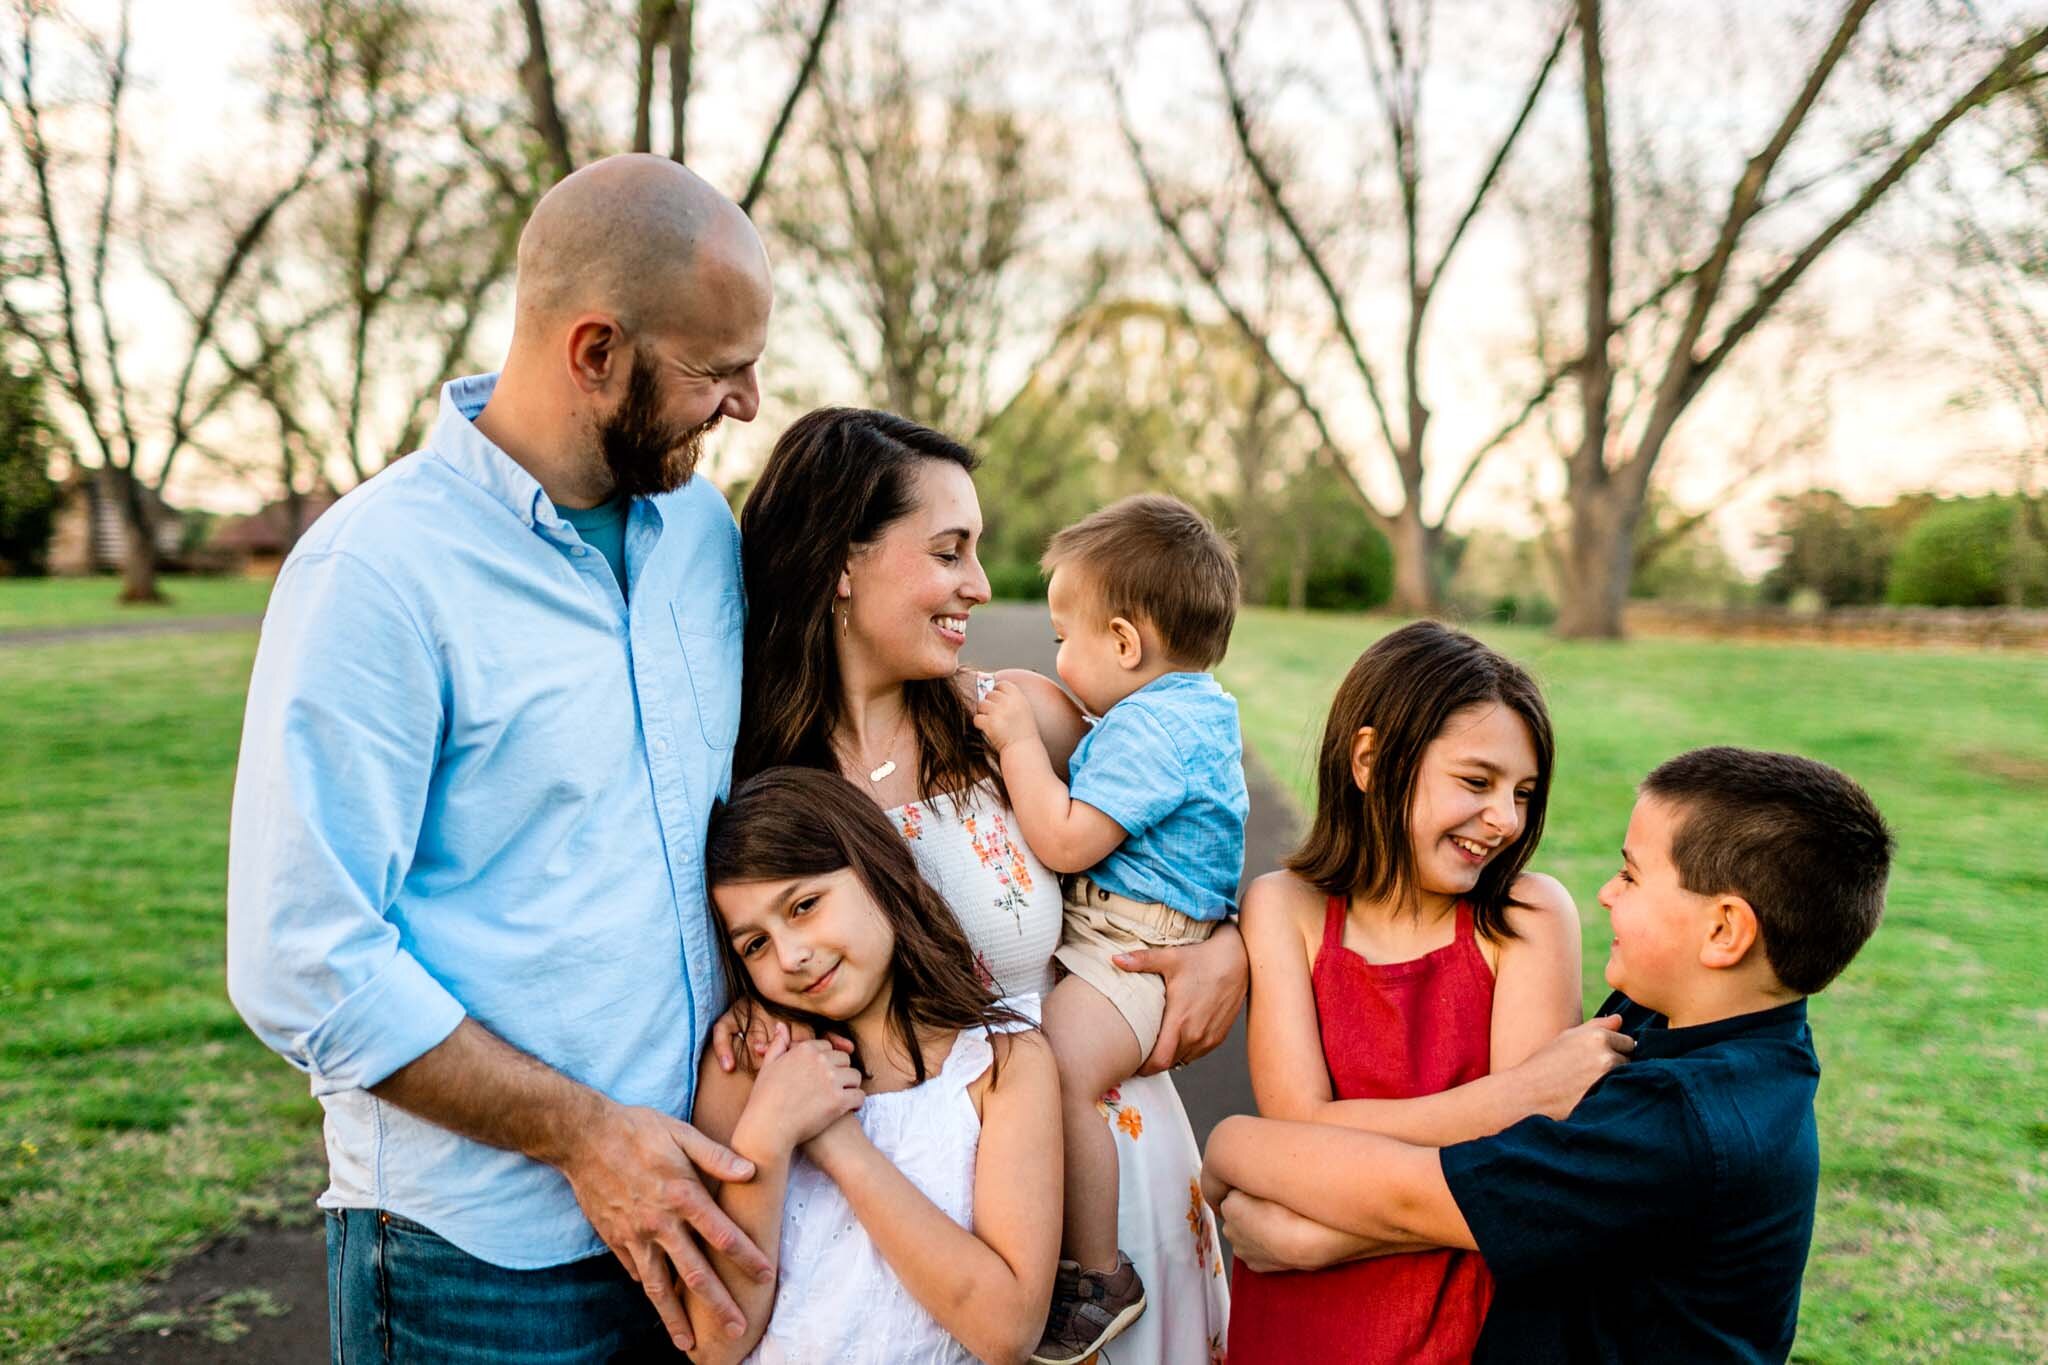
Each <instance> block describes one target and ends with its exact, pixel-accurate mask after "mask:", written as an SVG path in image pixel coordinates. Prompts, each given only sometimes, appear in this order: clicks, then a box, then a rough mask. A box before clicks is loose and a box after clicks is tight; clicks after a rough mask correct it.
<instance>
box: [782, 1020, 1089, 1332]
mask: <svg viewBox="0 0 2048 1365" xmlns="http://www.w3.org/2000/svg"><path fill="white" fill-rule="evenodd" d="M996 1054H997V1057H998V1058H999V1066H998V1071H997V1076H996V1079H995V1080H994V1081H993V1082H992V1083H991V1084H990V1085H989V1087H988V1090H987V1093H986V1095H985V1096H984V1098H983V1101H982V1124H981V1147H980V1150H979V1152H978V1153H977V1155H976V1157H975V1163H974V1230H973V1231H971V1232H970V1231H969V1230H968V1229H966V1228H963V1227H961V1226H960V1225H959V1224H958V1223H955V1222H954V1221H953V1220H952V1219H951V1218H948V1217H947V1216H946V1215H945V1214H944V1213H943V1212H942V1211H940V1209H939V1208H938V1206H937V1205H935V1204H933V1203H932V1202H931V1200H930V1199H927V1198H926V1197H925V1195H924V1192H923V1191H921V1190H919V1189H918V1188H917V1186H916V1185H914V1184H912V1183H911V1182H910V1179H909V1177H907V1176H905V1175H904V1174H903V1172H901V1171H899V1170H897V1169H896V1167H895V1165H894V1164H892V1163H891V1162H890V1161H889V1159H888V1158H887V1157H885V1156H883V1155H882V1153H881V1152H880V1151H878V1150H877V1149H876V1148H875V1146H874V1144H873V1143H871V1142H869V1141H868V1139H867V1135H866V1134H865V1133H863V1132H862V1131H861V1130H860V1127H859V1125H858V1124H854V1123H847V1122H841V1123H838V1124H835V1125H834V1126H833V1127H832V1128H830V1129H827V1130H826V1132H825V1133H823V1134H821V1135H820V1136H819V1137H818V1139H817V1140H816V1141H814V1142H812V1143H811V1144H810V1146H809V1147H808V1148H807V1150H808V1151H809V1153H810V1155H811V1159H812V1160H813V1161H816V1162H817V1163H818V1165H819V1166H821V1167H822V1168H823V1169H824V1171H825V1173H826V1174H827V1175H829V1176H831V1177H832V1179H833V1181H834V1182H835V1183H836V1184H837V1185H838V1186H839V1189H840V1191H841V1193H843V1194H844V1195H845V1196H846V1201H847V1203H848V1204H850V1205H851V1206H852V1207H853V1212H854V1216H855V1217H857V1218H859V1219H860V1222H861V1226H862V1227H863V1228H865V1229H866V1230H867V1234H868V1237H869V1238H870V1240H872V1241H873V1242H874V1244H875V1248H876V1250H878V1251H880V1252H881V1254H882V1259H883V1260H884V1261H886V1262H888V1264H889V1268H890V1269H891V1270H894V1271H895V1272H896V1274H897V1277H898V1278H899V1279H901V1280H902V1281H903V1285H904V1288H906V1289H908V1290H909V1291H910V1295H911V1297H912V1298H914V1299H916V1300H917V1301H918V1303H919V1304H921V1305H922V1306H923V1307H924V1309H925V1311H926V1312H928V1313H930V1314H931V1315H932V1316H933V1317H934V1318H936V1319H937V1320H938V1323H939V1325H940V1326H941V1327H943V1328H945V1329H946V1330H947V1331H948V1332H950V1333H952V1334H953V1336H954V1337H955V1338H956V1339H957V1340H958V1341H959V1342H960V1343H961V1345H963V1346H965V1347H966V1348H967V1349H968V1350H970V1351H972V1352H974V1354H975V1355H976V1356H978V1357H980V1358H981V1359H983V1360H987V1361H998V1362H1016V1361H1022V1360H1024V1359H1025V1357H1027V1356H1028V1355H1030V1353H1031V1351H1032V1348H1033V1347H1035V1346H1037V1345H1038V1341H1039V1337H1040V1335H1041V1333H1042V1332H1043V1331H1044V1328H1045V1314H1046V1309H1047V1307H1048V1305H1049V1304H1050V1303H1051V1300H1052V1275H1053V1265H1054V1262H1055V1261H1056V1260H1057V1259H1058V1257H1059V1239H1060V1220H1059V1218H1058V1217H1057V1216H1056V1215H1052V1214H1049V1213H1048V1210H1056V1209H1058V1208H1059V1206H1060V1178H1061V1177H1060V1163H1061V1149H1060V1129H1059V1108H1060V1106H1059V1078H1058V1073H1057V1072H1056V1071H1055V1070H1054V1068H1053V1059H1052V1050H1051V1049H1050V1048H1049V1047H1048V1046H1047V1045H1046V1042H1045V1039H1044V1037H1043V1036H1042V1035H1040V1034H1037V1033H1012V1034H1001V1035H998V1036H997V1039H996ZM755 1179H756V1180H757V1181H758V1180H759V1179H760V1177H758V1176H756V1177H755Z"/></svg>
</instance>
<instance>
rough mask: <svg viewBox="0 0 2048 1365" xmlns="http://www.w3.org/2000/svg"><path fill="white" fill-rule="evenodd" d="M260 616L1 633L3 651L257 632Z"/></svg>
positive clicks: (111, 623) (173, 619) (181, 618)
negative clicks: (138, 638) (123, 638)
mask: <svg viewBox="0 0 2048 1365" xmlns="http://www.w3.org/2000/svg"><path fill="white" fill-rule="evenodd" d="M262 624H263V617H262V616H261V615H260V614H251V615H241V616H174V617H171V618H169V619H167V620H161V621H108V622H106V623H104V624H102V625H94V626H34V627H31V628H29V629H26V630H0V649H6V648H8V647H9V646H10V645H51V644H62V643H64V642H66V641H70V640H106V639H112V638H114V637H116V636H121V635H203V634H207V633H210V632H213V631H223V630H255V629H256V628H257V627H258V626H260V625H262Z"/></svg>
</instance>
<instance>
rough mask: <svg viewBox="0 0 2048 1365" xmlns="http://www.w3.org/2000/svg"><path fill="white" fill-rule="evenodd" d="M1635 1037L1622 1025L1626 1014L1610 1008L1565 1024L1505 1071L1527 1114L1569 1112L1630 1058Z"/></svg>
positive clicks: (1554, 1115)
mask: <svg viewBox="0 0 2048 1365" xmlns="http://www.w3.org/2000/svg"><path fill="white" fill-rule="evenodd" d="M1635 1050H1636V1040H1635V1039H1633V1038H1631V1037H1629V1036H1628V1035H1627V1034H1626V1033H1623V1032H1622V1031H1621V1017H1620V1016H1619V1015H1614V1014H1609V1015H1604V1016H1602V1017H1601V1018H1598V1019H1593V1020H1589V1021H1588V1022H1586V1023H1583V1024H1580V1025H1579V1026H1578V1027H1577V1028H1569V1029H1566V1030H1565V1031H1564V1032H1563V1033H1560V1034H1558V1035H1557V1037H1555V1038H1553V1039H1551V1040H1550V1041H1549V1042H1547V1043H1545V1044H1544V1045H1543V1046H1542V1047H1540V1048H1538V1049H1536V1051H1535V1052H1533V1053H1531V1054H1529V1060H1527V1061H1525V1062H1523V1063H1522V1064H1521V1065H1520V1066H1517V1067H1515V1068H1513V1069H1512V1070H1509V1071H1507V1072H1504V1073H1503V1075H1504V1076H1509V1077H1513V1078H1514V1081H1515V1096H1516V1102H1517V1103H1518V1104H1519V1105H1520V1106H1521V1108H1522V1110H1523V1113H1524V1116H1526V1115H1528V1114H1547V1115H1549V1116H1550V1117H1551V1118H1554V1119H1563V1118H1568V1117H1570V1115H1571V1112H1572V1110H1574V1109H1576V1108H1577V1107H1578V1104H1579V1101H1580V1100H1582V1099H1584V1098H1585V1097H1586V1092H1587V1091H1588V1090H1591V1089H1592V1088H1593V1086H1594V1084H1595V1083H1596V1082H1597V1081H1599V1079H1600V1078H1601V1077H1603V1076H1605V1075H1606V1074H1607V1073H1608V1072H1610V1071H1612V1070H1614V1069H1615V1068H1616V1067H1618V1066H1620V1065H1622V1063H1624V1062H1626V1061H1627V1060H1628V1055H1629V1054H1630V1053H1631V1052H1634V1051H1635Z"/></svg>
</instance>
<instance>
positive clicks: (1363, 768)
mask: <svg viewBox="0 0 2048 1365" xmlns="http://www.w3.org/2000/svg"><path fill="white" fill-rule="evenodd" d="M1372 745H1373V733H1372V727H1371V726H1370V725H1361V726H1359V727H1358V733H1357V734H1355V735H1353V736H1352V737H1351V780H1352V781H1353V782H1355V783H1357V784H1358V789H1359V790H1360V791H1364V790H1365V788H1366V784H1367V783H1368V782H1370V781H1371V780H1372Z"/></svg>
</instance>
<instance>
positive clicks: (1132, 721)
mask: <svg viewBox="0 0 2048 1365" xmlns="http://www.w3.org/2000/svg"><path fill="white" fill-rule="evenodd" d="M1042 567H1043V568H1044V569H1045V572H1046V574H1047V575H1048V581H1047V583H1046V605H1047V607H1048V608H1049V609H1050V611H1051V613H1052V628H1053V634H1054V635H1055V636H1056V637H1058V639H1059V641H1060V652H1059V659H1058V663H1057V665H1056V666H1057V667H1058V669H1059V675H1060V679H1061V680H1062V681H1063V682H1065V683H1066V685H1067V686H1068V687H1069V688H1071V689H1072V690H1073V693H1074V695H1075V696H1076V697H1079V698H1080V699H1081V704H1082V705H1083V706H1085V707H1087V708H1088V710H1089V712H1090V713H1091V714H1093V715H1097V716H1100V717H1101V720H1099V721H1097V722H1096V723H1095V727H1094V728H1093V729H1092V730H1090V731H1089V732H1088V733H1087V734H1086V735H1084V736H1083V737H1082V739H1081V742H1080V744H1079V745H1077V746H1076V747H1075V749H1074V755H1073V757H1072V758H1071V759H1070V760H1069V761H1068V764H1067V768H1068V774H1069V777H1070V778H1071V784H1070V783H1068V782H1062V781H1061V780H1060V777H1059V774H1058V773H1056V772H1055V771H1053V767H1052V760H1051V759H1050V757H1049V756H1048V755H1047V754H1046V750H1045V744H1044V742H1043V741H1042V740H1041V739H1040V737H1039V734H1038V726H1037V724H1036V722H1035V721H1034V720H1033V719H1032V712H1031V704H1030V703H1029V702H1028V701H1026V700H1025V699H1024V694H1023V693H1021V692H1019V691H1018V690H1017V689H1016V687H1015V686H1014V685H1013V684H1010V683H997V684H996V685H995V686H994V688H993V689H992V690H991V691H990V692H989V693H988V695H987V696H986V697H984V698H983V699H982V702H981V705H980V711H979V714H977V716H976V717H975V724H976V726H977V727H979V728H980V729H981V731H982V732H983V733H984V734H985V735H986V736H987V737H988V742H989V745H990V747H991V748H993V749H994V750H995V751H996V754H997V756H998V758H999V760H1000V762H1001V764H1002V770H1003V785H1004V786H1005V787H1007V788H1008V789H1009V797H1010V806H1011V809H1013V810H1014V811H1016V813H1017V824H1018V825H1019V827H1021V828H1022V830H1023V831H1024V842H1025V843H1027V844H1029V845H1030V846H1031V851H1032V852H1033V853H1035V854H1037V855H1038V859H1039V861H1040V862H1042V863H1044V864H1045V865H1046V866H1047V867H1049V868H1051V869H1052V870H1053V871H1055V872H1062V873H1069V874H1073V875H1071V876H1069V877H1068V878H1067V879H1066V882H1065V891H1066V897H1065V899H1066V920H1065V926H1064V931H1063V933H1062V934H1061V938H1060V948H1059V952H1058V954H1057V957H1058V959H1059V963H1060V966H1061V967H1063V968H1064V969H1065V970H1066V973H1067V975H1066V976H1065V977H1064V978H1063V979H1062V980H1061V981H1060V982H1059V984H1058V985H1056V986H1055V987H1054V988H1053V991H1052V995H1051V997H1050V998H1049V999H1048V1000H1047V1001H1046V1006H1045V1032H1046V1036H1047V1038H1048V1039H1049V1040H1050V1041H1051V1043H1052V1050H1053V1056H1054V1057H1055V1058H1056V1059H1057V1060H1058V1062H1059V1070H1060V1093H1061V1103H1062V1107H1063V1114H1062V1119H1063V1125H1062V1126H1063V1129H1064V1133H1065V1140H1066V1163H1067V1164H1066V1172H1067V1179H1066V1206H1065V1212H1064V1218H1065V1227H1064V1236H1063V1238H1062V1241H1063V1254H1064V1256H1065V1257H1066V1259H1064V1260H1062V1261H1061V1263H1060V1267H1059V1273H1058V1275H1057V1276H1056V1277H1055V1278H1054V1282H1053V1301H1052V1314H1051V1317H1050V1319H1049V1320H1048V1323H1047V1327H1046V1333H1045V1339H1044V1340H1043V1341H1042V1342H1041V1343H1040V1344H1039V1348H1038V1350H1037V1352H1036V1353H1034V1354H1033V1355H1032V1357H1031V1359H1032V1360H1033V1361H1036V1362H1041V1365H1077V1363H1078V1362H1080V1361H1084V1360H1086V1359H1088V1358H1089V1357H1090V1356H1092V1355H1094V1354H1095V1353H1096V1352H1097V1351H1100V1350H1101V1349H1102V1347H1103V1346H1104V1345H1105V1344H1106V1343H1107V1342H1109V1341H1110V1340H1111V1339H1112V1338H1114V1337H1115V1336H1117V1335H1118V1334H1119V1333H1120V1332H1122V1331H1123V1329H1124V1328H1125V1327H1127V1326H1129V1325H1130V1324H1131V1323H1132V1322H1134V1321H1136V1319H1137V1317H1138V1315H1139V1314H1140V1313H1142V1312H1143V1311H1144V1308H1145V1288H1144V1285H1143V1284H1141V1283H1140V1282H1139V1279H1138V1274H1137V1272H1136V1270H1134V1269H1133V1268H1132V1267H1131V1264H1130V1258H1129V1257H1127V1256H1124V1255H1123V1254H1122V1253H1121V1252H1119V1251H1118V1250H1117V1245H1116V1215H1117V1168H1116V1143H1115V1140H1114V1139H1113V1138H1112V1137H1111V1136H1110V1132H1109V1128H1108V1126H1107V1125H1106V1124H1105V1123H1104V1122H1103V1120H1102V1115H1101V1114H1100V1113H1099V1112H1098V1111H1097V1110H1096V1107H1095V1101H1096V1097H1097V1096H1099V1095H1101V1094H1102V1093H1103V1092H1104V1091H1105V1090H1108V1089H1109V1088H1110V1087H1111V1086H1115V1085H1120V1084H1122V1083H1123V1082H1124V1081H1127V1080H1129V1079H1130V1078H1131V1077H1132V1076H1133V1075H1135V1074H1136V1073H1137V1071H1138V1068H1139V1067H1140V1066H1141V1065H1142V1064H1143V1063H1144V1061H1145V1059H1146V1058H1147V1057H1148V1056H1150V1055H1151V1053H1152V1051H1153V1048H1154V1047H1155V1046H1156V1045H1157V1043H1158V1039H1159V1031H1160V1025H1161V1023H1162V1022H1163V1019H1164V1015H1165V1010H1166V986H1165V983H1164V982H1163V981H1162V980H1161V979H1160V978H1159V977H1157V976H1155V975H1152V974H1150V973H1146V972H1126V971H1123V970H1120V969H1119V968H1118V967H1117V965H1116V958H1117V956H1118V955H1119V954H1121V953H1128V952H1134V951H1137V950H1140V949H1146V948H1171V947H1178V946H1180V945H1183V944H1189V943H1199V942H1201V941H1202V940H1203V939H1205V938H1207V937H1208V936H1209V935H1210V934H1212V933H1213V932H1215V929H1216V926H1217V925H1218V924H1219V923H1221V922H1222V921H1224V920H1226V919H1228V918H1229V917H1230V913H1231V911H1232V910H1234V909H1236V908H1237V883H1238V880H1239V878H1240V877H1241V876H1242V875H1243V873H1244V821H1245V814H1246V811H1247V809H1248V808H1249V804H1250V803H1249V800H1248V798H1247V796H1246V793H1245V785H1244V751H1243V747H1242V745H1241V743H1240V741H1239V738H1238V728H1237V703H1236V702H1235V701H1234V700H1232V699H1231V696H1230V694H1229V693H1227V692H1225V691H1224V690H1223V689H1222V688H1221V687H1219V686H1217V684H1216V680H1215V679H1214V678H1212V677H1210V676H1209V674H1208V672H1207V671H1206V670H1208V669H1209V668H1211V667H1213V666H1214V665H1215V664H1216V662H1217V661H1218V660H1220V659H1221V658H1222V657H1223V652H1224V650H1225V649H1226V648H1228V647H1229V644H1230V628H1231V626H1232V624H1233V623H1234V622H1235V621H1236V619H1237V565H1236V563H1235V562H1234V560H1233V559H1232V557H1231V553H1230V546H1229V544H1228V542H1226V541H1225V540H1224V539H1223V537H1222V536H1220V535H1218V534H1217V533H1216V530H1215V528H1214V527H1212V526H1210V525H1209V523H1208V522H1207V521H1205V520H1203V519H1202V517H1201V515H1200V514H1199V513H1198V512H1196V511H1195V510H1194V509H1193V508H1192V507H1189V506H1188V505H1187V504H1186V503H1183V502H1181V501H1179V500H1178V499H1176V498H1169V497H1165V496H1162V495H1159V494H1139V495H1138V496H1136V497H1130V498H1125V499H1124V500H1123V501H1121V502H1118V503H1114V504H1112V505H1110V506H1108V507H1105V508H1103V509H1102V510H1101V511H1099V512H1096V513H1095V514H1093V515H1092V516H1089V517H1086V518H1083V519H1082V520H1081V521H1079V522H1077V523H1075V524H1074V525H1072V526H1069V527H1068V528H1067V529H1065V530H1064V531H1061V532H1060V533H1059V534H1058V535H1056V536H1054V537H1053V538H1052V543H1051V544H1050V545H1049V546H1048V547H1047V548H1046V552H1045V558H1044V560H1043V561H1042ZM1084 874H1085V875H1084Z"/></svg>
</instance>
